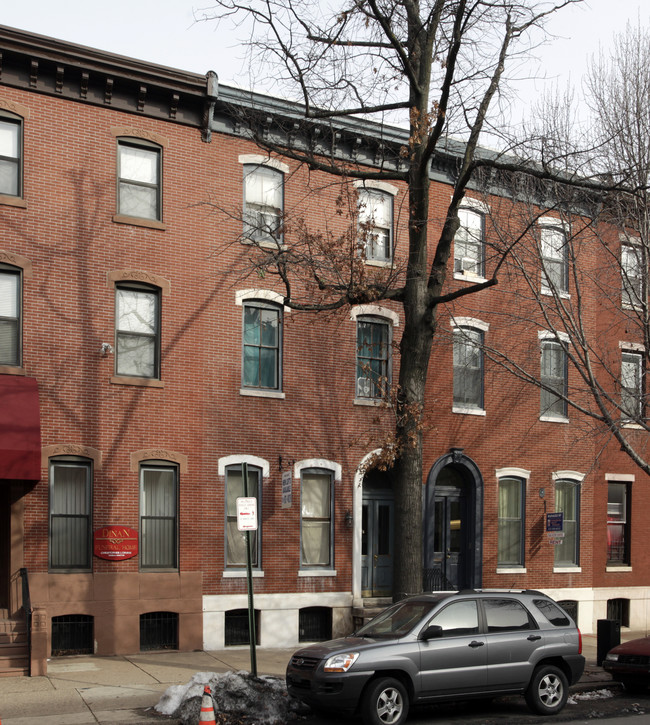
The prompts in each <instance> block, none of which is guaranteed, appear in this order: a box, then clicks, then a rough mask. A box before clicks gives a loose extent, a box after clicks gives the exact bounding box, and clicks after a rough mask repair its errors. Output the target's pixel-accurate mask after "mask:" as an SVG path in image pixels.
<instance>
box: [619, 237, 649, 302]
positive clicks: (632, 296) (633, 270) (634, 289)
mask: <svg viewBox="0 0 650 725" xmlns="http://www.w3.org/2000/svg"><path fill="white" fill-rule="evenodd" d="M643 269H644V265H643V247H641V246H640V245H637V244H624V245H623V246H622V247H621V283H622V302H623V305H625V306H627V307H639V306H640V305H641V304H642V303H643V301H644V300H645V294H644V286H645V285H644V278H643Z"/></svg>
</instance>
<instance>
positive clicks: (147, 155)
mask: <svg viewBox="0 0 650 725" xmlns="http://www.w3.org/2000/svg"><path fill="white" fill-rule="evenodd" d="M117 149H118V170H117V175H118V201H117V208H118V214H123V215H124V216H131V217H137V218H141V219H153V220H155V221H160V220H161V219H162V213H161V210H162V204H161V182H160V177H161V158H162V149H161V148H160V147H159V146H156V145H154V144H150V143H147V142H145V141H135V140H134V141H118V146H117Z"/></svg>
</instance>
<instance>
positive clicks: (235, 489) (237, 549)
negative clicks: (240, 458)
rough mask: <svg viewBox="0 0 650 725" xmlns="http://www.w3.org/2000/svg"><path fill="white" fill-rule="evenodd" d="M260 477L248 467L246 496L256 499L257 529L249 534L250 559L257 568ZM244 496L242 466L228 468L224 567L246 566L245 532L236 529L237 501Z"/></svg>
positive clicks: (260, 540)
mask: <svg viewBox="0 0 650 725" xmlns="http://www.w3.org/2000/svg"><path fill="white" fill-rule="evenodd" d="M260 475H261V471H260V470H259V468H253V467H251V466H248V496H249V497H251V498H256V499H257V520H258V529H257V531H251V532H250V540H251V559H252V565H253V566H254V567H259V566H260V561H261V551H260V547H261V543H262V535H261V534H262V532H261V528H260V526H259V521H260V519H261V514H262V509H261V496H260V492H261V488H260ZM244 495H245V493H244V476H243V472H242V466H228V468H226V566H246V532H245V531H239V529H238V528H237V499H238V498H242V497H243V496H244Z"/></svg>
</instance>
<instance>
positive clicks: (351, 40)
mask: <svg viewBox="0 0 650 725" xmlns="http://www.w3.org/2000/svg"><path fill="white" fill-rule="evenodd" d="M579 1H580V0H557V1H552V0H551V1H548V0H499V1H498V2H495V1H494V0H427V1H425V2H418V0H341V1H340V2H338V3H327V4H323V3H314V2H313V1H312V0H281V1H280V0H252V1H250V2H248V1H247V2H239V1H238V0H217V2H216V5H217V10H216V11H215V13H214V17H219V18H220V21H221V22H223V21H224V19H225V18H227V17H231V18H234V19H235V21H236V22H242V23H251V25H252V31H251V32H252V35H251V42H250V49H251V63H252V64H254V67H255V69H256V73H257V72H261V71H262V69H264V68H269V69H271V72H270V75H271V77H272V78H273V79H274V81H275V86H272V88H273V90H277V92H278V93H279V94H280V95H282V96H283V97H285V98H294V99H296V100H297V101H299V103H298V104H296V106H295V108H294V110H293V113H291V114H288V113H286V111H282V109H280V108H278V114H277V115H276V116H275V117H274V118H273V119H272V120H271V119H269V117H268V115H269V114H268V110H263V109H261V108H260V107H256V104H255V102H254V99H253V97H251V98H252V100H251V106H250V108H249V109H248V113H247V114H246V116H242V118H241V121H242V123H243V124H246V126H247V127H248V128H249V129H250V133H251V135H252V137H253V138H254V139H255V141H256V142H257V143H258V144H259V145H260V146H262V147H263V148H265V149H267V150H268V151H269V152H274V153H277V154H280V155H282V156H284V157H285V158H289V159H294V160H296V161H298V162H300V163H302V164H306V165H307V166H308V167H309V168H310V169H312V170H321V171H324V172H327V174H330V175H333V176H334V177H338V178H339V179H340V180H341V192H340V193H339V194H337V196H338V204H339V211H340V212H341V214H348V211H349V212H350V219H352V220H354V223H352V224H351V225H350V226H349V230H348V231H346V232H343V233H339V234H337V233H336V232H335V231H334V230H333V229H328V228H321V229H318V230H316V231H312V230H310V229H308V228H307V227H306V226H305V225H304V224H303V223H301V222H297V221H293V226H292V221H291V220H289V219H284V220H282V223H279V224H278V223H276V222H273V223H272V224H271V227H270V228H268V229H267V230H266V232H267V233H266V234H262V235H261V237H263V238H264V243H260V244H258V245H257V249H256V254H253V253H252V251H251V253H250V258H251V267H252V268H254V269H255V270H256V271H257V272H258V273H259V274H264V275H271V274H274V275H276V276H277V277H278V278H279V279H280V280H281V281H282V283H283V284H284V288H285V304H286V305H288V306H289V307H291V308H294V309H299V310H324V309H330V310H332V309H339V308H341V307H343V306H346V305H353V304H358V303H360V302H370V301H377V300H392V301H394V302H397V303H399V304H401V305H402V307H403V315H404V325H403V328H402V329H403V333H402V338H401V342H400V353H401V358H400V369H399V382H398V384H397V386H396V393H395V396H394V400H393V401H392V402H393V406H394V411H395V436H394V439H393V445H392V446H390V450H389V452H390V454H391V456H392V457H393V458H394V490H395V501H396V531H395V541H396V547H397V551H396V556H395V562H396V565H397V566H396V570H395V579H394V582H395V584H394V591H395V592H396V596H400V595H402V594H403V593H406V592H414V591H420V589H421V586H422V579H421V572H422V434H423V408H424V401H425V384H426V381H427V374H428V369H429V362H430V358H431V351H432V340H433V338H434V336H435V335H436V331H437V321H438V309H439V307H440V305H441V304H444V303H449V302H452V301H453V300H454V299H456V298H458V297H460V296H464V295H467V294H470V293H474V292H478V291H480V290H482V289H485V288H487V287H491V286H493V285H494V284H496V282H497V273H498V270H499V269H500V262H499V260H495V264H494V265H493V267H492V270H493V271H492V273H491V276H490V278H489V279H487V280H485V281H482V282H479V283H476V284H473V285H468V286H464V287H463V288H462V289H452V288H450V286H449V285H448V281H447V270H448V261H449V257H450V253H451V248H452V242H453V240H454V236H455V234H456V231H457V230H458V228H459V217H458V210H459V207H460V204H461V202H462V200H463V198H464V196H465V193H466V191H467V190H468V187H470V185H477V184H480V183H481V169H482V168H483V167H484V166H485V165H494V164H496V163H497V162H498V160H499V159H498V155H496V154H492V155H489V154H486V153H485V152H482V151H481V149H480V147H479V140H480V138H481V136H482V134H483V133H485V132H486V131H490V130H492V129H494V128H501V127H502V124H503V123H504V116H503V114H500V111H501V110H502V108H501V105H500V104H501V102H502V101H503V100H504V98H505V94H506V91H507V88H508V85H507V82H506V75H505V73H506V61H507V60H508V59H510V58H512V57H513V56H514V57H517V56H518V55H519V57H523V56H524V55H525V54H526V53H528V52H529V51H530V50H531V48H532V47H534V46H535V45H536V44H537V43H539V42H540V40H541V39H542V38H543V37H544V36H543V26H544V22H545V20H546V19H547V18H548V16H549V15H551V14H552V13H555V12H556V11H558V10H559V9H561V8H563V7H565V6H567V5H569V4H571V3H573V2H579ZM233 112H234V113H237V112H238V111H237V109H234V110H233ZM283 113H284V116H283ZM359 118H361V119H364V123H363V124H362V123H359V121H358V120H357V119H359ZM365 122H370V123H372V124H375V125H374V126H373V129H374V131H373V135H374V137H375V138H374V139H373V142H374V144H375V151H376V152H375V155H374V158H373V157H368V156H367V155H365V154H361V155H360V156H356V155H355V148H356V147H355V137H360V136H364V134H365V140H364V144H365V145H366V147H367V146H368V143H369V141H368V128H369V127H370V126H368V125H367V124H366V123H365ZM386 122H390V123H392V124H398V123H401V124H402V127H403V128H407V129H408V131H407V132H405V133H404V134H399V133H397V132H395V130H394V128H393V129H391V127H389V126H386V125H384V124H385V123H386ZM340 137H342V138H340ZM459 139H460V141H459ZM339 142H340V143H345V144H347V146H346V149H347V150H346V153H344V154H341V153H339V149H338V144H339ZM432 162H434V163H437V164H439V165H440V164H443V162H444V168H445V169H446V170H447V171H448V178H449V193H448V195H447V199H449V203H448V206H447V208H446V209H445V210H444V211H443V213H442V215H441V217H442V218H441V219H440V223H439V224H432V212H431V195H430V184H431V179H430V169H431V164H432ZM354 179H357V180H365V181H366V182H368V181H391V180H393V181H398V182H402V183H404V184H405V185H406V187H407V192H408V200H407V204H406V209H405V214H406V215H407V217H408V218H407V220H406V224H405V226H406V229H407V239H406V240H405V242H406V246H407V250H406V251H405V253H404V254H402V255H401V256H400V255H397V256H396V259H400V258H401V259H403V260H404V263H403V264H402V265H400V264H399V263H394V264H393V266H392V267H390V268H389V269H384V270H380V271H377V270H376V269H375V270H373V269H368V268H367V267H366V266H365V265H364V264H363V262H364V250H367V249H368V242H369V241H371V240H372V238H373V235H374V234H375V230H374V229H373V226H374V225H373V219H372V218H369V215H368V214H367V213H366V214H365V215H364V210H363V209H361V210H360V211H359V216H360V217H361V220H360V223H359V227H360V229H361V231H359V230H358V229H357V219H356V211H357V198H356V196H354V194H353V195H352V197H350V196H349V195H348V192H346V189H349V188H350V184H349V183H348V182H350V181H351V180H354ZM370 216H371V215H370ZM244 221H246V220H244ZM281 235H283V236H282V238H280V236H281ZM359 236H361V237H362V239H361V242H360V240H359ZM248 237H249V239H248V240H247V241H248V243H249V244H250V242H251V237H253V239H252V241H253V242H255V235H254V234H248ZM269 239H273V240H275V242H276V243H275V244H273V243H271V244H269ZM514 241H515V240H510V242H511V243H514ZM511 243H507V244H505V245H504V250H505V252H506V253H507V251H509V249H510V247H511ZM398 245H399V241H398ZM385 463H386V462H385Z"/></svg>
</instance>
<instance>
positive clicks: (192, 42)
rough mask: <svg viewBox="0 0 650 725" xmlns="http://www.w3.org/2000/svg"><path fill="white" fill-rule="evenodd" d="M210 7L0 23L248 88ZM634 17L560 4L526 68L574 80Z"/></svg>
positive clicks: (193, 0)
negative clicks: (202, 18)
mask: <svg viewBox="0 0 650 725" xmlns="http://www.w3.org/2000/svg"><path fill="white" fill-rule="evenodd" d="M210 6H211V2H210V0H59V1H58V2H53V0H5V1H4V2H3V8H2V11H1V12H0V23H1V24H2V25H8V26H11V27H15V28H21V29H22V30H29V31H31V32H34V33H40V34H42V35H49V36H51V37H54V38H60V39H62V40H68V41H71V42H74V43H79V44H82V45H88V46H91V47H93V48H99V49H102V50H107V51H110V52H113V53H118V54H120V55H126V56H129V57H132V58H138V59H140V60H146V61H150V62H153V63H159V64H161V65H166V66H170V67H172V68H178V69H181V70H186V71H192V72H195V73H201V74H204V73H206V72H207V71H208V70H214V71H215V72H216V73H217V75H218V76H219V80H220V81H221V82H222V83H225V84H237V85H240V86H244V87H248V85H249V79H248V74H247V72H246V70H245V69H242V55H243V54H242V50H241V47H240V46H239V47H238V40H240V38H238V36H237V31H236V30H232V31H231V32H230V33H227V32H225V30H224V29H220V30H217V28H216V26H215V24H214V23H206V22H195V15H201V12H200V11H201V9H203V8H209V7H210ZM639 17H640V19H641V22H642V24H644V25H647V24H648V23H649V21H650V3H648V0H585V2H584V3H582V4H580V5H576V6H573V7H570V8H567V9H565V10H563V11H561V12H560V13H559V14H558V16H557V18H556V19H554V20H553V21H552V23H551V25H550V28H551V30H552V32H553V34H554V35H555V36H556V39H555V40H554V41H553V42H552V43H551V44H550V45H548V46H547V47H545V48H540V49H539V50H538V51H537V55H538V56H539V60H540V67H539V68H534V67H533V68H531V75H535V76H545V77H547V78H548V79H555V80H557V81H558V82H559V84H560V86H561V87H563V86H564V85H565V84H566V81H567V80H568V79H569V77H570V78H571V80H572V81H573V82H574V83H579V81H580V78H581V77H582V75H583V73H584V71H585V68H586V64H587V60H588V58H589V57H591V56H593V55H594V54H595V53H598V50H599V47H602V48H604V49H607V48H608V47H609V45H610V43H611V38H612V34H613V33H614V32H616V31H622V30H624V29H625V24H626V22H627V21H628V20H630V21H632V22H634V23H636V21H637V18H639ZM542 87H543V83H542V82H541V81H532V80H531V81H528V82H527V83H526V84H521V87H520V89H519V90H520V93H521V95H522V98H523V99H524V103H528V102H529V100H531V99H533V98H534V96H535V95H536V94H537V93H539V92H540V91H541V89H542ZM258 90H263V89H258Z"/></svg>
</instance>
